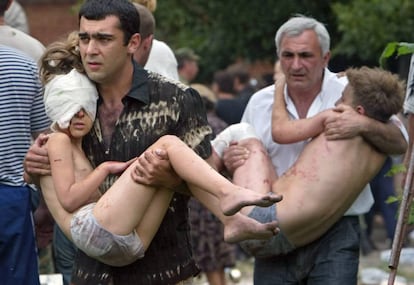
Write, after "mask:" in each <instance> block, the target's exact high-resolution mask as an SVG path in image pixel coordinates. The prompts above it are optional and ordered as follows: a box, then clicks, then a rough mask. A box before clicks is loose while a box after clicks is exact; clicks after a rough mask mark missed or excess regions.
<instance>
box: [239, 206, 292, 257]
mask: <svg viewBox="0 0 414 285" xmlns="http://www.w3.org/2000/svg"><path fill="white" fill-rule="evenodd" d="M248 216H249V217H250V218H252V219H254V220H256V221H258V222H261V223H269V222H272V221H275V220H277V219H276V204H273V205H272V206H270V207H258V206H256V207H254V208H253V210H252V211H251V212H250V213H249V215H248ZM239 245H240V247H241V248H242V249H243V250H244V251H245V252H246V253H248V254H250V255H252V256H254V257H259V258H266V257H270V256H275V255H279V254H286V253H288V252H290V251H292V250H294V249H295V246H294V245H293V244H291V243H290V242H289V241H288V239H287V238H286V236H285V235H284V234H283V233H282V231H280V232H279V233H278V234H277V235H275V236H273V237H271V238H270V239H268V240H253V239H252V240H245V241H242V242H240V243H239Z"/></svg>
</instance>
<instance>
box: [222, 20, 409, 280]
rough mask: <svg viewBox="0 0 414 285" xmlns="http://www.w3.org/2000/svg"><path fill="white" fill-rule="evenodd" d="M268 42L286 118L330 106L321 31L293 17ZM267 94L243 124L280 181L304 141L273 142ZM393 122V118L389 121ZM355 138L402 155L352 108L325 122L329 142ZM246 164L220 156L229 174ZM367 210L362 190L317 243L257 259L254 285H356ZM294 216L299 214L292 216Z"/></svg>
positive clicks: (256, 98)
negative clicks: (281, 79) (281, 80)
mask: <svg viewBox="0 0 414 285" xmlns="http://www.w3.org/2000/svg"><path fill="white" fill-rule="evenodd" d="M275 42H276V49H277V55H278V57H279V59H280V64H281V68H282V71H283V73H284V74H285V76H286V84H287V87H286V94H287V96H286V104H287V110H288V112H289V116H290V117H291V118H292V119H302V118H308V117H311V116H314V115H316V114H317V113H319V112H321V111H323V110H326V109H328V108H332V107H334V104H335V102H336V101H337V100H338V99H339V98H340V97H341V94H342V91H343V89H344V88H345V85H346V83H347V80H346V78H339V77H338V76H337V75H336V74H333V73H331V72H330V71H329V70H328V69H327V65H328V62H329V59H330V51H329V48H330V37H329V34H328V32H327V30H326V28H325V27H324V25H323V24H321V23H320V22H318V21H316V20H315V19H313V18H309V17H304V16H295V17H293V18H291V19H290V20H288V21H287V22H286V23H285V24H283V25H282V26H281V27H280V28H279V30H278V32H277V33H276V38H275ZM273 93H274V85H272V86H269V87H266V88H264V89H262V90H260V91H258V92H257V93H256V94H254V95H253V96H252V97H251V99H250V101H249V103H248V105H247V107H246V110H245V113H244V115H243V118H242V122H247V123H250V124H251V125H252V126H253V127H254V129H255V130H256V132H257V135H258V137H259V138H260V140H261V141H262V142H263V144H264V146H265V148H266V150H267V152H268V154H269V156H270V158H271V160H272V163H273V165H274V168H275V170H276V173H277V175H279V176H280V175H282V174H283V173H284V172H285V171H286V170H287V169H288V168H289V167H291V166H292V165H293V163H294V162H295V161H296V159H297V158H298V156H299V154H300V153H301V152H302V150H303V148H304V146H305V145H306V144H307V142H308V140H306V141H303V142H299V143H289V144H277V143H275V142H274V141H273V138H272V132H271V128H272V126H271V119H272V105H273V99H274V98H273ZM392 120H393V121H394V120H397V119H395V117H393V118H392ZM401 128H403V127H402V124H401ZM357 135H360V136H362V137H363V138H364V139H365V140H366V141H367V142H369V143H370V144H372V145H373V146H374V147H376V148H377V149H378V150H379V151H380V152H382V153H386V154H400V153H404V151H405V149H406V146H407V143H406V140H405V137H404V135H403V134H402V132H401V131H400V129H399V128H398V127H397V126H396V125H395V124H390V123H381V122H378V121H375V120H373V119H370V118H368V117H367V116H361V115H359V114H358V113H356V111H354V110H353V109H352V108H347V109H345V110H344V111H343V112H342V113H338V115H337V116H333V117H332V118H330V119H328V120H327V121H326V122H325V136H326V138H327V139H328V140H337V139H346V138H352V137H355V136H357ZM246 157H248V152H247V151H246V149H245V148H242V147H240V146H237V144H235V143H233V144H231V145H230V147H229V148H227V149H226V150H225V151H224V154H223V159H224V161H225V165H226V167H227V169H228V170H229V171H233V170H234V169H235V168H237V167H238V166H240V165H242V164H243V162H244V161H245V159H246ZM338 163H341V162H340V161H338ZM234 181H235V183H236V184H237V181H236V180H234ZM304 202H306V201H304ZM323 202H324V201H321V203H323ZM280 203H282V202H280ZM372 203H373V198H372V194H371V193H370V190H369V189H366V190H364V191H363V192H362V193H361V194H360V196H359V197H358V198H357V199H356V201H355V202H354V204H353V205H352V206H351V207H350V208H349V209H348V211H347V213H346V214H345V215H344V216H343V217H342V218H341V219H340V220H339V221H338V222H337V223H335V224H334V225H333V226H332V227H330V228H329V229H328V231H327V232H326V233H325V234H323V235H322V236H321V237H320V238H319V239H317V240H315V241H313V242H311V243H310V244H307V245H304V246H301V247H299V248H297V249H295V250H294V251H293V252H291V253H289V254H287V255H283V256H281V255H279V256H274V257H271V258H256V259H255V267H254V283H255V284H256V285H257V284H258V285H262V284H272V285H275V284H299V283H301V282H302V284H339V285H342V284H343V285H349V284H356V283H357V273H358V263H359V243H360V240H359V232H360V226H359V220H358V215H359V214H362V213H365V212H367V211H368V210H369V208H370V207H371V205H372ZM295 210H296V211H300V209H292V211H295ZM303 282H304V283H303Z"/></svg>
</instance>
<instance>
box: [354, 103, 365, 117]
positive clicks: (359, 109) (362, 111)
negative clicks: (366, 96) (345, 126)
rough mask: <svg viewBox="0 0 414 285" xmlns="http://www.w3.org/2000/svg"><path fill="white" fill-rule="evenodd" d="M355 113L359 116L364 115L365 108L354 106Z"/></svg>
mask: <svg viewBox="0 0 414 285" xmlns="http://www.w3.org/2000/svg"><path fill="white" fill-rule="evenodd" d="M355 111H357V113H358V114H360V115H365V108H364V107H362V106H361V105H358V106H356V108H355Z"/></svg>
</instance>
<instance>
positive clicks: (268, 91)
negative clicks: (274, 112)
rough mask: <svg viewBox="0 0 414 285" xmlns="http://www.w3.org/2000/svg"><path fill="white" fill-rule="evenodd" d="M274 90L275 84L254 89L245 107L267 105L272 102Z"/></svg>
mask: <svg viewBox="0 0 414 285" xmlns="http://www.w3.org/2000/svg"><path fill="white" fill-rule="evenodd" d="M274 92H275V85H274V84H272V85H270V86H267V87H264V88H262V89H260V90H258V91H256V92H255V93H254V94H253V95H252V96H251V97H250V99H249V102H248V104H247V107H246V108H252V107H253V106H263V105H265V106H267V105H269V104H270V105H271V104H273V93H274Z"/></svg>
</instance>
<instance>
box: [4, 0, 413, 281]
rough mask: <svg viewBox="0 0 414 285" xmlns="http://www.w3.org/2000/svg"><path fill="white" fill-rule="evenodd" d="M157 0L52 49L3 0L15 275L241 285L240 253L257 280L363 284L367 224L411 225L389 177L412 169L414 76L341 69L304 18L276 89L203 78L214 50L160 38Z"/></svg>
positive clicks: (287, 30) (390, 228)
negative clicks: (237, 273)
mask: <svg viewBox="0 0 414 285" xmlns="http://www.w3.org/2000/svg"><path fill="white" fill-rule="evenodd" d="M156 4H157V3H156V1H155V0H142V1H141V0H134V1H129V0H118V1H113V0H87V1H85V2H84V3H83V4H82V5H81V6H80V9H79V12H78V18H79V27H78V29H77V30H76V31H68V35H67V37H66V38H63V39H62V40H58V41H56V42H54V43H51V44H50V45H48V46H47V47H45V46H44V45H43V44H42V43H40V42H39V41H38V40H37V39H35V38H34V37H32V36H30V35H29V31H30V29H29V26H28V25H27V22H28V21H27V19H26V20H25V19H24V17H25V14H24V13H22V12H21V11H22V7H21V6H20V5H19V4H18V3H17V2H16V1H14V0H0V63H1V64H0V94H1V95H2V96H1V99H0V100H1V102H2V104H0V106H1V107H0V108H1V109H2V112H3V114H4V116H3V118H4V119H2V120H1V122H0V125H1V129H2V134H3V135H2V137H1V140H0V144H1V145H2V146H3V147H2V149H1V151H0V157H1V158H2V161H3V164H2V165H1V167H0V213H1V216H2V218H1V219H0V224H1V228H2V230H0V244H3V245H4V246H0V275H1V276H2V279H3V280H5V284H16V285H19V284H24V285H32V284H33V285H39V284H40V281H39V273H41V272H43V273H54V272H58V273H60V274H62V277H63V284H65V285H69V284H72V285H82V284H85V285H86V284H102V285H105V284H108V285H111V284H113V285H120V284H125V285H126V284H142V285H145V284H148V285H151V284H181V285H187V284H193V282H194V278H195V276H197V275H198V274H199V273H200V272H202V273H204V274H205V275H206V277H207V281H208V282H209V284H210V285H225V284H226V279H227V278H226V268H232V267H235V266H236V263H237V260H238V258H240V256H241V255H244V256H247V257H252V258H253V259H254V276H253V280H252V283H253V284H255V285H267V284H272V285H274V284H322V283H325V284H344V285H349V284H357V276H358V265H359V256H360V251H361V244H362V240H361V231H364V232H363V233H364V234H365V235H366V236H368V240H369V236H370V234H371V232H372V224H373V216H374V215H375V214H377V213H378V211H379V212H381V213H382V214H383V217H384V221H385V225H386V230H387V237H388V239H389V240H391V239H392V238H393V235H394V232H395V226H396V217H395V216H396V214H397V213H396V212H397V209H396V205H395V204H394V205H393V204H387V203H386V202H385V200H386V199H387V198H388V196H387V195H395V193H396V189H395V183H394V180H393V178H392V177H387V176H386V175H385V174H386V173H387V172H388V171H389V169H390V168H391V167H392V164H393V163H394V161H397V160H398V159H401V158H398V157H403V156H404V155H405V159H404V163H405V165H408V158H407V157H409V156H410V153H411V151H412V138H413V137H414V131H413V125H414V124H413V121H414V120H412V114H413V113H414V111H413V110H414V108H412V105H413V104H412V100H413V96H412V93H413V92H412V90H413V85H412V81H410V80H409V84H408V85H407V88H406V87H405V85H404V83H403V80H401V79H399V78H398V76H397V75H395V74H392V73H391V72H389V71H385V70H382V69H379V68H368V67H361V68H350V69H347V70H346V71H344V72H343V73H341V74H336V73H334V72H331V71H330V70H329V60H330V57H331V51H330V36H329V33H328V31H327V29H326V27H325V26H324V25H323V24H322V23H321V22H319V21H318V20H316V19H314V18H311V17H306V16H302V15H296V16H293V17H291V18H290V19H288V20H287V21H286V22H285V23H284V24H283V25H281V26H280V27H279V28H278V29H277V31H275V32H276V35H275V39H274V40H275V44H276V59H275V71H274V74H273V75H274V76H273V82H272V83H270V84H269V85H267V86H264V87H259V86H257V85H255V84H254V82H255V81H254V80H253V79H254V78H252V76H251V73H250V71H249V66H246V65H245V64H243V63H240V62H237V63H235V64H232V65H230V66H228V67H227V68H225V69H223V70H218V71H217V72H216V73H215V74H214V76H213V79H212V81H211V82H209V83H203V84H201V83H199V82H198V80H197V75H198V73H199V69H200V68H202V66H201V65H200V60H201V59H202V55H201V56H200V55H198V54H197V53H196V52H195V51H194V49H192V48H190V47H181V48H178V49H176V50H174V51H173V50H172V49H171V48H170V47H169V46H168V44H167V43H165V42H162V41H160V40H157V39H155V37H154V35H155V31H156V21H155V17H154V15H153V12H154V11H155V9H156V6H157V5H156ZM16 9H17V10H16ZM7 11H8V12H7ZM16 11H20V12H19V13H17V12H16ZM11 12H13V15H17V14H18V15H20V16H19V17H17V16H16V17H11V14H12V13H11ZM23 12H24V11H23ZM17 18H19V19H21V18H23V19H22V20H21V21H17V20H16V19H17ZM8 19H9V20H8ZM11 19H13V20H14V21H15V22H16V25H14V26H13V25H12V22H11ZM21 24H25V25H23V28H21V29H22V30H19V25H20V26H21ZM269 40H271V39H269ZM411 70H412V71H411V72H410V74H409V79H410V78H411V77H412V78H414V74H413V72H414V71H413V70H414V68H412V69H411ZM410 82H411V83H410ZM404 99H405V101H404ZM402 111H405V113H407V114H408V125H407V128H408V132H407V130H406V127H405V124H404V123H403V122H402V121H401V119H400V118H399V116H398V115H400V114H401V112H402ZM407 149H408V150H407ZM362 217H363V218H364V223H361V221H362ZM361 225H366V227H363V226H361ZM364 234H362V236H364ZM16 236H17V237H18V238H16ZM371 245H372V243H371ZM46 248H48V249H49V251H48V252H47V254H45V253H44V252H43V250H44V249H46ZM52 250H53V254H52ZM42 254H44V255H47V256H46V257H45V260H46V261H43V259H41V255H42ZM44 262H45V263H46V264H47V265H46V266H45V267H42V266H41V265H40V264H39V263H44Z"/></svg>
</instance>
